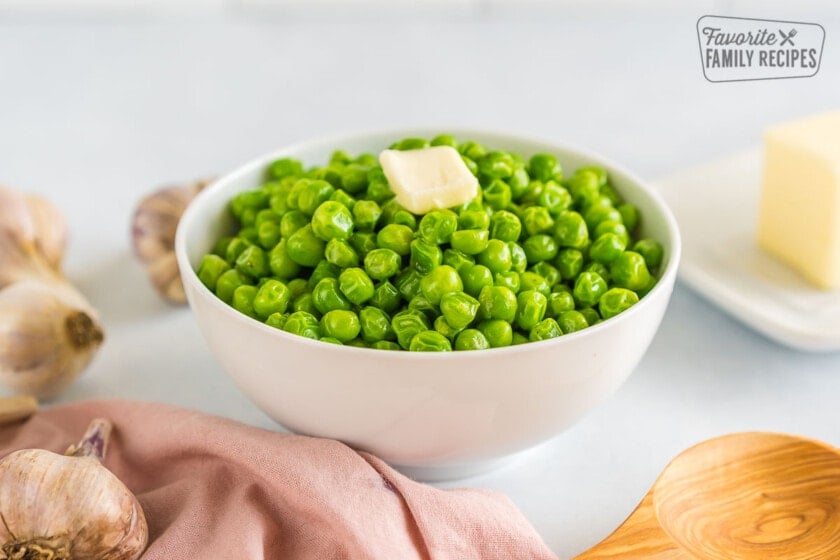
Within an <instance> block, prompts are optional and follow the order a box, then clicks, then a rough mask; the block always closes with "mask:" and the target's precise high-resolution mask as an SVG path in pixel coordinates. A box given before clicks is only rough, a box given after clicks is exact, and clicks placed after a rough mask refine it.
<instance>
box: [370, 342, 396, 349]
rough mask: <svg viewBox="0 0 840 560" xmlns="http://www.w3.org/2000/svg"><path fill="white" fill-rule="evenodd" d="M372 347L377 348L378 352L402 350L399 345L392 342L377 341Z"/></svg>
mask: <svg viewBox="0 0 840 560" xmlns="http://www.w3.org/2000/svg"><path fill="white" fill-rule="evenodd" d="M370 347H371V348H375V349H376V350H402V348H400V345H399V344H397V343H396V342H391V341H390V340H377V341H376V342H374V343H372V344H371V345H370Z"/></svg>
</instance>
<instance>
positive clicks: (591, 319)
mask: <svg viewBox="0 0 840 560" xmlns="http://www.w3.org/2000/svg"><path fill="white" fill-rule="evenodd" d="M578 311H580V314H581V315H583V317H584V318H585V319H586V324H587V325H589V326H590V327H591V326H592V325H594V324H596V323H600V322H601V316H600V315H599V314H598V311H596V310H595V309H594V308H592V307H582V308H580V309H578Z"/></svg>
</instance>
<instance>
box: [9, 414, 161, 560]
mask: <svg viewBox="0 0 840 560" xmlns="http://www.w3.org/2000/svg"><path fill="white" fill-rule="evenodd" d="M110 431H111V424H110V422H108V421H107V420H102V419H97V420H94V421H93V422H91V424H90V427H89V428H88V431H87V432H86V433H85V436H84V438H83V439H82V440H81V442H80V443H79V444H78V445H76V446H71V447H70V448H69V449H68V450H67V452H66V453H65V454H64V455H58V454H56V453H53V452H51V451H46V450H43V449H24V450H21V451H15V452H13V453H10V454H9V455H7V456H6V457H4V458H3V459H2V460H0V543H2V545H0V550H2V552H3V555H4V558H7V559H20V560H70V559H72V560H88V559H90V560H135V559H136V558H138V557H139V556H140V554H142V552H143V550H144V549H145V548H146V544H147V542H148V527H147V525H146V517H145V515H144V514H143V509H142V508H141V507H140V503H139V502H138V501H137V498H136V497H135V496H134V494H132V493H131V491H130V490H129V489H128V488H126V487H125V485H124V484H123V483H122V482H121V481H120V480H119V479H118V478H117V477H116V476H115V475H114V474H113V473H112V472H111V471H109V470H108V469H107V468H105V467H104V466H103V465H102V464H101V461H102V459H103V458H104V457H105V452H106V451H107V446H108V437H109V434H110Z"/></svg>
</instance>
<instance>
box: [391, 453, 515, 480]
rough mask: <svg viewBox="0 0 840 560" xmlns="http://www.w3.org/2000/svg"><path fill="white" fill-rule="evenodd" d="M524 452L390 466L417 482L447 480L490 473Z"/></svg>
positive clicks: (506, 464) (511, 461) (512, 461)
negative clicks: (436, 463)
mask: <svg viewBox="0 0 840 560" xmlns="http://www.w3.org/2000/svg"><path fill="white" fill-rule="evenodd" d="M525 454H527V450H526V451H520V452H518V453H513V454H512V455H506V456H504V457H501V458H498V459H488V460H486V461H475V462H470V463H463V464H460V465H445V466H431V465H428V466H416V465H415V466H406V465H393V464H392V465H391V466H392V467H394V468H395V469H397V470H398V471H399V472H401V473H402V474H404V475H405V476H407V477H409V478H411V479H413V480H417V481H419V482H448V481H453V480H459V479H462V478H470V477H473V476H479V475H482V474H487V473H490V472H492V471H495V470H498V469H501V468H503V467H506V466H508V465H510V464H511V463H515V462H517V461H518V460H519V459H520V458H521V457H522V456H523V455H525Z"/></svg>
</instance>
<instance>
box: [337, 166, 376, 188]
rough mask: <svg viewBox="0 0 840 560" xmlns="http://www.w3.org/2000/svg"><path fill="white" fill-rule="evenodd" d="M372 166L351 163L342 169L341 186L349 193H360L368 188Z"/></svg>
mask: <svg viewBox="0 0 840 560" xmlns="http://www.w3.org/2000/svg"><path fill="white" fill-rule="evenodd" d="M368 171H370V167H369V166H367V165H361V164H358V163H350V164H348V165H347V166H346V167H345V168H344V169H343V170H342V171H341V188H343V189H344V190H345V191H347V192H349V193H353V194H355V193H360V192H363V191H365V190H366V189H367V186H368Z"/></svg>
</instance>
